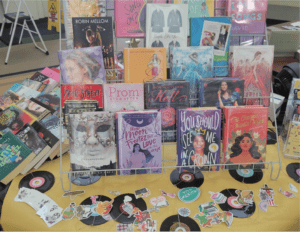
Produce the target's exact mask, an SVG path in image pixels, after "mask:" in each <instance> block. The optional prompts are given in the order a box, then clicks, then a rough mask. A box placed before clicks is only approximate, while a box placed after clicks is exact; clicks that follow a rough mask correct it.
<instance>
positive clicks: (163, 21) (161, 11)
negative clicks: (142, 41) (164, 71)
mask: <svg viewBox="0 0 300 232" xmlns="http://www.w3.org/2000/svg"><path fill="white" fill-rule="evenodd" d="M146 17H147V20H146V28H147V34H146V46H147V47H165V48H167V62H168V65H169V64H172V63H173V62H172V52H173V48H174V47H186V46H187V32H188V5H187V4H147V14H146Z"/></svg>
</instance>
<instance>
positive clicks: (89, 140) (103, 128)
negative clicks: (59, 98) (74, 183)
mask: <svg viewBox="0 0 300 232" xmlns="http://www.w3.org/2000/svg"><path fill="white" fill-rule="evenodd" d="M69 122H70V123H69V125H70V128H69V129H70V135H69V136H70V160H71V169H72V171H84V170H94V171H96V172H93V173H91V174H92V175H94V176H102V175H115V174H116V172H115V171H107V172H106V173H105V172H104V170H105V169H116V152H115V128H114V116H113V114H112V113H110V112H84V113H82V114H70V115H69ZM75 175H76V176H78V175H79V174H75Z"/></svg>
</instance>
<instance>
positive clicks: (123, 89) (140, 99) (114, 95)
mask: <svg viewBox="0 0 300 232" xmlns="http://www.w3.org/2000/svg"><path fill="white" fill-rule="evenodd" d="M103 93H104V96H105V98H104V111H109V112H112V113H115V112H116V111H120V110H144V85H143V84H129V83H121V84H104V85H103Z"/></svg>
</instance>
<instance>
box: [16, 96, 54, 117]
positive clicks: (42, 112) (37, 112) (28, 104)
mask: <svg viewBox="0 0 300 232" xmlns="http://www.w3.org/2000/svg"><path fill="white" fill-rule="evenodd" d="M16 105H17V106H18V107H20V108H21V109H23V110H25V111H26V112H28V113H30V114H32V115H33V116H35V117H36V118H37V120H38V121H40V120H42V119H43V118H45V117H47V116H48V115H49V114H50V111H49V110H47V109H46V108H45V107H43V106H42V105H40V104H37V103H35V102H34V101H32V100H30V99H27V98H22V99H20V100H19V101H18V102H17V103H16Z"/></svg>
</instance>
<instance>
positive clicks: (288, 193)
mask: <svg viewBox="0 0 300 232" xmlns="http://www.w3.org/2000/svg"><path fill="white" fill-rule="evenodd" d="M279 192H281V193H282V194H283V195H284V196H286V197H287V198H293V197H295V196H296V195H295V194H294V193H291V192H289V191H281V187H280V188H279Z"/></svg>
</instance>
